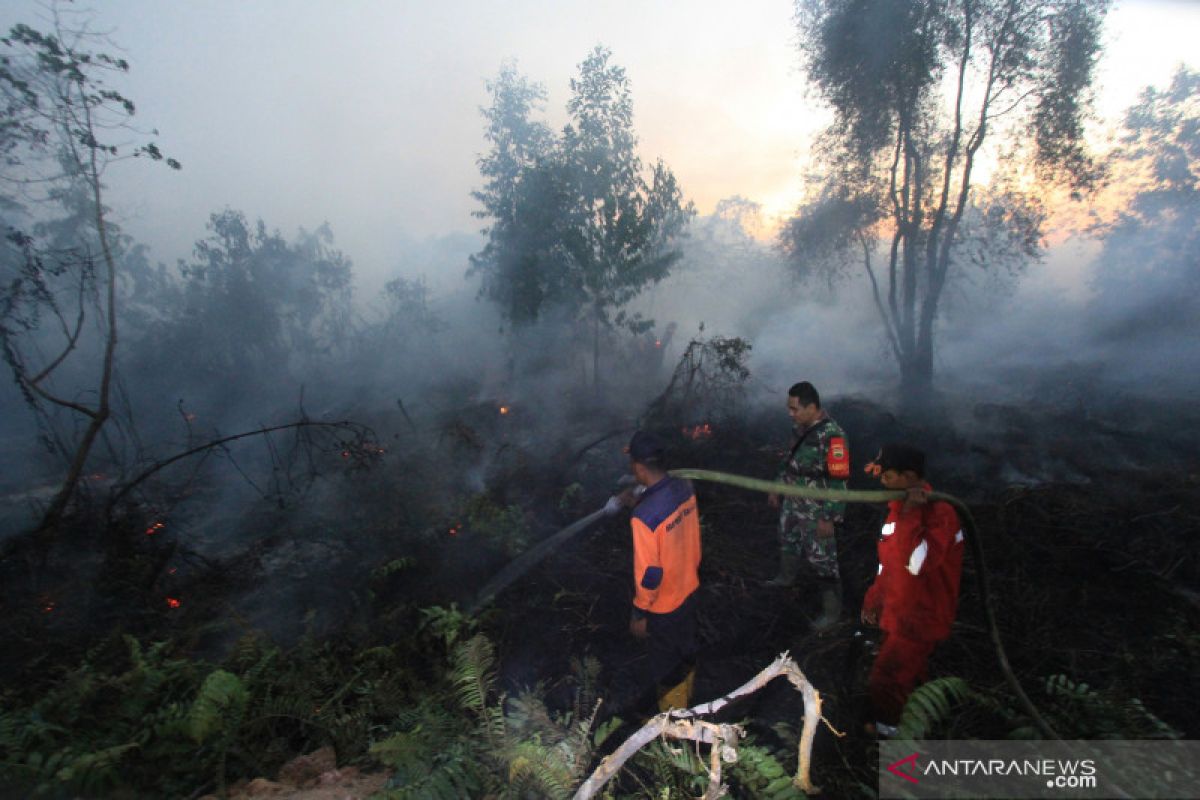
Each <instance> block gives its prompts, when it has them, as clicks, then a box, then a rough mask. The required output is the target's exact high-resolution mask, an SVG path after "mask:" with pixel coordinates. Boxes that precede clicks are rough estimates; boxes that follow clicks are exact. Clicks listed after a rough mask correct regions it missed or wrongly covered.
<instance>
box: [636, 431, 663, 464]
mask: <svg viewBox="0 0 1200 800" xmlns="http://www.w3.org/2000/svg"><path fill="white" fill-rule="evenodd" d="M663 449H664V448H663V443H662V441H661V440H660V439H659V438H658V437H657V436H655V435H654V434H653V433H648V432H646V431H638V432H637V433H635V434H634V435H633V438H632V439H630V440H629V457H630V458H631V459H633V460H634V461H637V462H638V463H639V464H645V463H648V462H649V463H658V462H661V461H662V457H663Z"/></svg>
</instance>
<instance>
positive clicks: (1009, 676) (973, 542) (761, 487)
mask: <svg viewBox="0 0 1200 800" xmlns="http://www.w3.org/2000/svg"><path fill="white" fill-rule="evenodd" d="M671 475H673V476H674V477H676V478H688V479H690V480H694V481H709V482H712V483H723V484H726V485H728V486H737V487H739V488H741V489H749V490H751V491H754V492H766V493H768V494H778V495H783V496H786V497H799V498H801V499H804V500H835V501H839V502H845V503H885V502H887V501H889V500H903V499H904V497H905V493H904V492H901V491H889V490H868V491H863V490H855V489H818V488H813V487H809V486H792V485H791V484H787V483H776V482H774V481H764V480H760V479H758V478H748V477H746V476H744V475H732V474H730V473H728V472H713V471H710V470H705V469H673V470H671ZM929 499H930V500H941V501H943V502H946V503H949V504H950V505H952V506H954V510H955V511H957V512H958V518H959V521H960V522H962V526H963V537H964V538H965V539H966V540H967V544H968V546H969V547H970V548H971V556H972V557H973V558H974V559H975V563H976V565H977V566H978V573H979V594H980V595H981V596H982V598H983V612H984V616H985V617H986V618H987V624H988V632H989V633H990V634H991V638H992V646H993V647H994V648H995V650H996V658H997V659H998V660H999V662H1000V671H1001V672H1003V673H1004V678H1005V680H1006V681H1007V682H1008V685H1009V688H1011V689H1012V691H1013V694H1014V695H1016V697H1017V702H1019V703H1020V704H1021V708H1022V709H1024V711H1025V713H1026V714H1028V715H1029V717H1030V719H1032V720H1033V722H1034V724H1036V725H1037V727H1038V729H1039V730H1040V731H1041V732H1042V735H1043V736H1045V737H1046V738H1048V739H1061V738H1062V737H1061V736H1059V735H1058V734H1057V733H1056V732H1055V731H1054V728H1052V727H1050V723H1048V722H1046V720H1045V719H1044V718H1043V717H1042V715H1041V714H1040V713H1038V710H1037V708H1036V707H1034V705H1033V702H1032V701H1031V700H1030V699H1029V696H1028V695H1026V694H1025V690H1024V689H1022V688H1021V683H1020V681H1018V680H1017V676H1016V675H1015V674H1014V673H1013V671H1012V666H1010V665H1009V663H1008V655H1007V654H1006V653H1005V651H1004V642H1002V641H1001V640H1000V627H999V625H998V624H997V623H996V612H995V609H993V608H992V598H991V591H990V589H989V585H988V571H987V564H986V562H985V561H984V557H983V544H982V542H980V539H979V530H978V528H976V526H975V517H974V516H972V514H971V509H969V508H968V507H967V504H966V503H964V502H963V501H962V500H959V499H958V498H957V497H955V496H954V495H950V494H944V493H943V492H930V493H929Z"/></svg>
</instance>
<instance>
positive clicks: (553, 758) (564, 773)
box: [508, 739, 575, 800]
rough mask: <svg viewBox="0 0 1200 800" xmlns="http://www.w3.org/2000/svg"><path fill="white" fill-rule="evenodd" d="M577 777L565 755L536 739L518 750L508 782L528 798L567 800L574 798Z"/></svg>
mask: <svg viewBox="0 0 1200 800" xmlns="http://www.w3.org/2000/svg"><path fill="white" fill-rule="evenodd" d="M574 777H575V776H574V775H573V774H572V770H571V769H570V767H569V766H567V765H566V764H564V763H563V761H562V754H561V753H559V752H557V751H555V750H554V749H553V748H549V747H546V746H544V745H543V744H542V743H541V742H540V741H538V740H536V739H533V740H527V741H523V742H520V743H518V744H517V745H515V746H514V748H513V751H512V755H511V757H510V759H509V764H508V781H509V784H510V786H511V787H512V788H513V789H517V790H518V791H519V792H521V794H519V796H525V795H526V794H527V793H529V792H535V793H536V794H537V795H538V796H541V797H549V798H553V800H557V799H558V798H565V797H568V796H569V795H570V794H571V787H572V784H573V783H574Z"/></svg>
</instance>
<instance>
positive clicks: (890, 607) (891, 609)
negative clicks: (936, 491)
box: [863, 486, 963, 642]
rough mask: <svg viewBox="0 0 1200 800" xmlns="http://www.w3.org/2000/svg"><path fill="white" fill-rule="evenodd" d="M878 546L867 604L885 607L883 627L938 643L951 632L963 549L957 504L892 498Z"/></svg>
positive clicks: (956, 602) (917, 638) (907, 636)
mask: <svg viewBox="0 0 1200 800" xmlns="http://www.w3.org/2000/svg"><path fill="white" fill-rule="evenodd" d="M928 488H929V487H928V486H926V489H928ZM878 550H879V574H878V575H876V576H875V582H874V583H872V584H871V587H870V588H869V589H868V590H867V595H866V597H865V598H863V608H864V609H869V610H876V611H879V610H881V612H882V613H881V614H880V617H879V627H880V628H882V629H883V630H885V631H888V632H891V633H897V634H899V635H900V636H904V637H905V638H908V639H915V640H918V641H926V642H936V641H941V640H942V639H945V638H946V637H947V636H949V635H950V626H951V625H952V624H953V623H954V616H955V613H956V612H957V610H958V587H959V581H960V579H961V577H962V554H963V533H962V527H961V525H960V524H959V520H958V514H956V513H955V511H954V507H953V506H951V505H950V504H949V503H943V502H936V503H928V504H926V505H924V506H919V507H917V508H913V509H911V510H909V511H905V510H904V502H903V501H901V500H893V501H892V502H890V503H888V517H887V521H886V522H885V523H884V525H883V530H882V531H880V536H879V547H878Z"/></svg>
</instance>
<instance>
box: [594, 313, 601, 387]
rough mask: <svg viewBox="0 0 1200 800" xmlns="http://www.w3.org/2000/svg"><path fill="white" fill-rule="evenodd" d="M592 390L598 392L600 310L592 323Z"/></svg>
mask: <svg viewBox="0 0 1200 800" xmlns="http://www.w3.org/2000/svg"><path fill="white" fill-rule="evenodd" d="M592 388H593V389H595V390H596V392H599V391H600V309H598V308H597V309H595V318H594V319H593V321H592Z"/></svg>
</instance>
